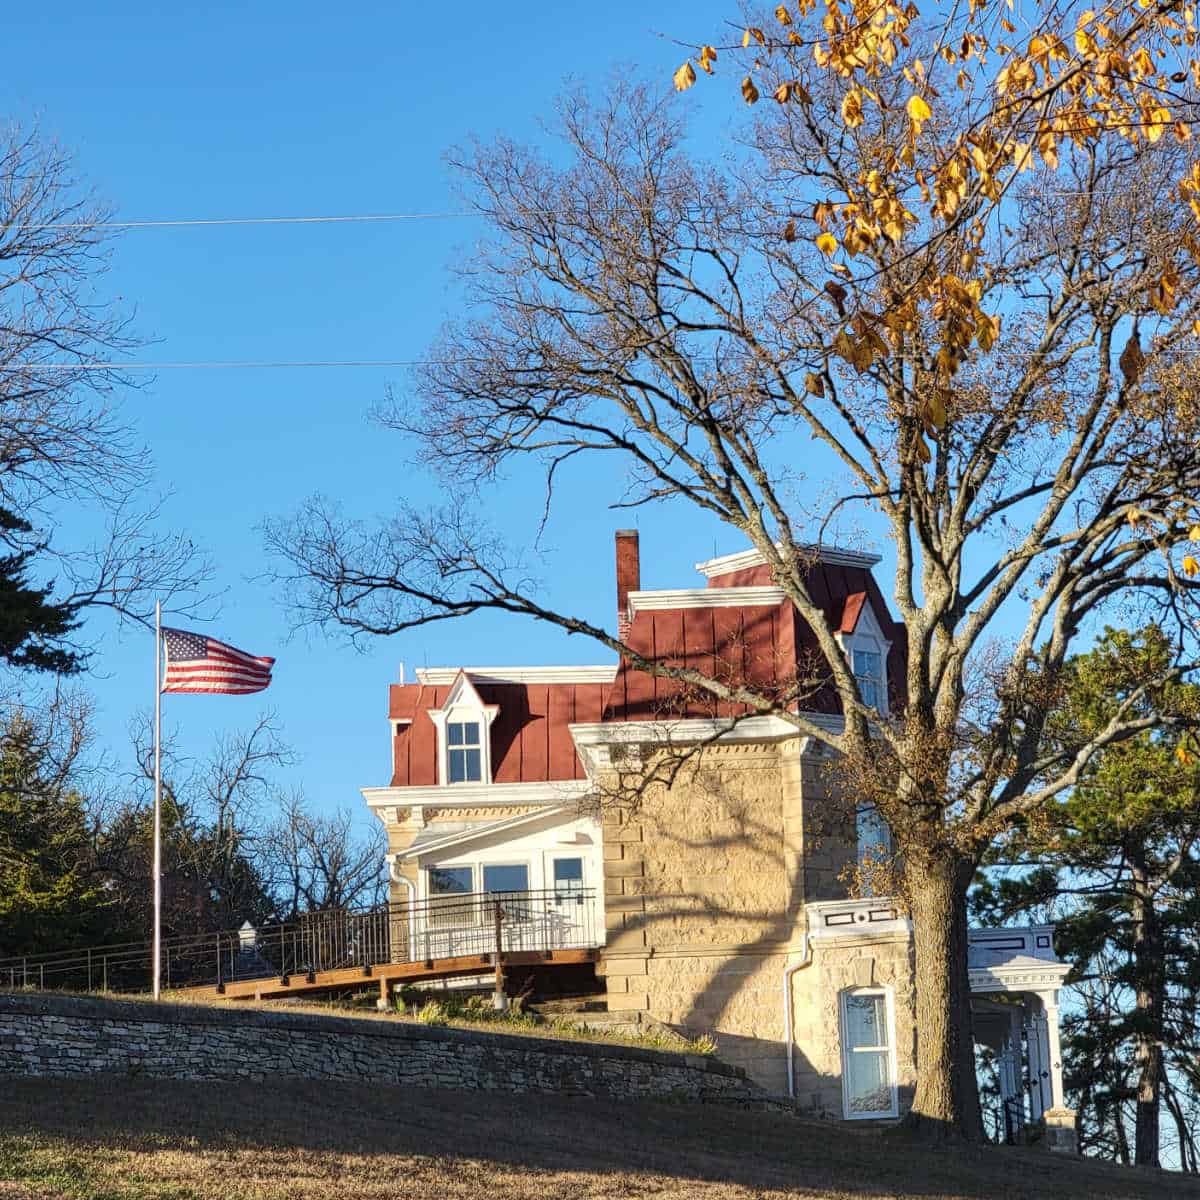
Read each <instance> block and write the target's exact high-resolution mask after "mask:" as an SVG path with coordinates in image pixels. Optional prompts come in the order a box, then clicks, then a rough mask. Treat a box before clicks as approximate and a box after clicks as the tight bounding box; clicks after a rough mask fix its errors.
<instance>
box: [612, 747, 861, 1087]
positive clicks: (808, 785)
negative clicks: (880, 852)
mask: <svg viewBox="0 0 1200 1200" xmlns="http://www.w3.org/2000/svg"><path fill="white" fill-rule="evenodd" d="M802 746H803V742H802V740H801V739H799V738H797V739H794V740H791V741H788V742H783V743H767V744H733V745H720V746H714V747H712V748H710V749H708V750H706V751H705V752H704V753H703V754H702V755H701V756H700V759H699V762H698V763H697V764H696V765H694V766H689V767H688V768H686V769H685V770H684V771H682V772H680V773H679V774H678V775H677V776H676V778H675V779H674V781H673V784H672V786H671V787H669V788H668V787H666V786H658V787H655V788H652V789H650V790H649V791H648V792H647V794H646V795H644V796H643V797H642V798H641V801H640V803H639V804H638V805H637V806H636V807H635V808H632V809H630V810H626V809H623V808H622V807H621V806H619V805H616V804H612V803H610V804H608V805H607V806H606V807H605V809H604V813H603V823H604V827H603V832H604V868H605V904H606V908H607V918H606V922H607V927H608V930H607V933H608V944H607V946H606V948H605V951H604V955H603V959H602V961H601V964H600V967H599V970H600V972H601V973H602V974H603V975H604V976H605V977H606V979H607V988H608V1007H609V1009H610V1011H629V1012H645V1013H648V1014H649V1015H650V1016H652V1017H653V1018H655V1019H656V1020H659V1021H663V1022H665V1023H667V1024H669V1025H671V1026H673V1027H675V1028H677V1029H679V1030H680V1031H682V1032H685V1033H687V1034H688V1035H690V1036H695V1035H699V1034H712V1035H714V1036H715V1037H716V1038H717V1042H718V1045H719V1047H720V1053H721V1054H722V1055H723V1056H724V1057H725V1058H726V1060H727V1061H729V1062H733V1063H736V1064H737V1065H738V1066H741V1067H743V1068H744V1069H745V1070H746V1071H747V1072H748V1073H749V1074H750V1076H751V1077H752V1078H753V1079H755V1080H756V1082H758V1083H759V1084H761V1085H762V1086H764V1087H766V1088H768V1089H770V1090H772V1091H775V1092H782V1091H784V1090H786V1086H787V1075H786V1067H785V1053H786V1044H785V1041H784V1019H783V1002H782V978H783V970H784V967H785V966H786V965H787V964H788V963H789V962H790V961H793V960H794V955H795V953H796V952H797V951H798V950H799V948H800V945H801V943H802V938H803V933H804V904H805V903H806V901H811V900H817V899H831V898H837V897H840V896H844V895H846V885H845V882H844V881H843V880H842V879H841V878H839V876H840V875H841V873H842V868H843V867H844V866H845V864H846V863H847V861H849V860H852V858H853V855H854V845H853V842H852V841H848V840H847V832H846V831H847V826H846V823H845V821H844V820H842V819H836V820H835V819H832V816H833V815H834V814H836V813H837V812H838V811H840V810H839V808H838V800H837V797H836V794H834V793H833V789H831V788H830V786H829V779H830V775H829V772H828V771H827V770H825V769H824V763H823V762H820V761H818V762H814V761H812V760H811V756H810V755H809V754H804V753H802ZM849 829H850V830H851V831H852V829H853V821H852V820H851V822H850V825H849Z"/></svg>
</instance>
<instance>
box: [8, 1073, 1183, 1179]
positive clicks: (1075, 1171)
mask: <svg viewBox="0 0 1200 1200" xmlns="http://www.w3.org/2000/svg"><path fill="white" fill-rule="evenodd" d="M29 1137H32V1138H33V1139H34V1142H35V1144H36V1145H38V1146H47V1145H52V1148H53V1150H54V1152H55V1153H56V1154H58V1155H60V1157H62V1156H65V1158H66V1160H67V1161H68V1163H69V1164H74V1165H70V1166H68V1167H67V1168H66V1169H68V1170H71V1169H82V1170H85V1171H86V1169H87V1164H88V1161H89V1160H88V1156H89V1155H90V1154H91V1153H92V1152H93V1151H95V1150H96V1149H99V1148H103V1149H104V1151H105V1154H104V1155H103V1156H100V1157H103V1158H105V1159H106V1160H107V1162H108V1164H109V1166H108V1169H109V1171H110V1172H111V1171H112V1170H114V1167H113V1164H114V1162H115V1161H116V1160H114V1159H113V1157H112V1155H113V1153H114V1152H115V1153H117V1154H118V1155H123V1156H124V1160H125V1161H126V1162H127V1163H128V1170H129V1171H130V1172H131V1173H132V1174H133V1175H135V1176H139V1177H140V1176H141V1175H142V1174H143V1173H144V1172H146V1171H150V1172H151V1173H152V1174H153V1175H154V1176H155V1177H157V1178H158V1179H159V1180H160V1181H161V1182H166V1181H168V1180H172V1179H177V1180H178V1181H179V1182H180V1183H185V1184H186V1185H187V1186H188V1187H190V1188H191V1189H193V1190H188V1191H185V1192H183V1193H180V1192H175V1193H174V1194H188V1195H198V1196H209V1195H212V1196H226V1195H231V1194H234V1193H235V1192H236V1194H238V1195H253V1196H258V1195H263V1196H268V1195H269V1196H274V1195H276V1194H278V1195H285V1194H289V1181H288V1172H289V1170H294V1171H296V1172H301V1169H302V1165H303V1164H304V1163H305V1162H308V1163H309V1164H310V1166H309V1167H308V1168H304V1170H306V1171H307V1184H308V1185H314V1186H315V1180H314V1178H313V1168H312V1166H311V1164H312V1163H313V1162H320V1163H321V1164H322V1166H321V1170H322V1171H324V1172H326V1173H328V1172H329V1171H331V1170H332V1171H334V1172H335V1173H342V1174H346V1173H348V1175H349V1177H350V1178H351V1179H354V1178H357V1179H358V1180H359V1183H360V1185H361V1186H358V1187H353V1186H351V1187H350V1188H349V1189H348V1190H345V1191H343V1190H341V1189H340V1188H338V1189H336V1190H333V1191H314V1192H312V1193H311V1194H314V1195H316V1194H322V1195H326V1194H327V1195H331V1196H332V1195H337V1196H342V1195H345V1196H351V1195H354V1196H375V1195H380V1196H382V1195H392V1196H401V1195H404V1196H407V1195H417V1194H419V1195H427V1194H428V1195H431V1196H432V1195H447V1196H450V1195H455V1196H457V1195H463V1196H467V1195H480V1196H484V1195H487V1196H489V1197H495V1196H503V1197H516V1196H525V1195H529V1196H538V1197H541V1196H551V1195H576V1196H579V1195H605V1196H609V1195H621V1196H641V1195H651V1194H653V1195H656V1196H668V1195H669V1196H690V1195H704V1196H711V1197H726V1196H729V1197H732V1196H734V1195H739V1196H742V1195H745V1194H746V1192H747V1191H749V1192H750V1193H753V1194H757V1195H762V1194H764V1193H768V1194H789V1195H794V1196H800V1197H829V1198H831V1200H832V1198H835V1197H837V1198H855V1200H860V1198H861V1200H865V1198H867V1197H877V1196H893V1197H914V1198H917V1197H920V1198H928V1200H932V1198H934V1197H941V1198H954V1200H977V1198H978V1200H983V1198H984V1197H987V1198H988V1200H992V1198H995V1197H1010V1198H1014V1200H1015V1198H1017V1197H1030V1198H1032V1197H1038V1198H1039V1200H1041V1198H1043V1197H1045V1196H1048V1195H1052V1196H1055V1197H1057V1198H1063V1197H1068V1198H1070V1197H1092V1196H1096V1197H1100V1196H1104V1197H1109V1196H1111V1197H1118V1196H1120V1197H1130V1198H1136V1197H1143V1196H1145V1197H1151V1196H1153V1197H1156V1198H1159V1200H1161V1198H1164V1197H1171V1196H1180V1197H1184V1196H1187V1197H1192V1198H1194V1200H1195V1198H1200V1185H1197V1184H1196V1183H1188V1182H1187V1181H1186V1180H1185V1179H1183V1178H1182V1177H1179V1176H1174V1177H1173V1176H1170V1175H1167V1174H1164V1173H1159V1172H1154V1173H1149V1172H1133V1171H1129V1170H1120V1169H1117V1168H1109V1167H1102V1166H1099V1165H1094V1164H1088V1163H1081V1162H1078V1161H1072V1160H1061V1159H1054V1158H1052V1157H1050V1156H1049V1155H1047V1154H1045V1153H1041V1152H1037V1151H1028V1150H1009V1149H999V1148H994V1147H980V1148H957V1147H956V1148H949V1147H937V1148H928V1149H927V1148H924V1147H916V1146H913V1145H911V1144H910V1143H908V1142H907V1141H906V1140H905V1139H904V1138H903V1136H902V1135H900V1134H898V1133H895V1132H893V1133H890V1134H887V1135H880V1134H879V1133H857V1132H851V1131H848V1130H846V1129H845V1128H844V1127H840V1126H838V1125H834V1124H821V1123H816V1122H805V1121H800V1120H796V1119H793V1118H790V1117H785V1116H774V1115H767V1114H762V1113H757V1112H745V1111H740V1110H736V1109H726V1108H719V1107H694V1106H683V1105H671V1104H648V1103H643V1104H632V1103H619V1104H618V1103H610V1102H602V1101H596V1100H588V1099H584V1098H579V1097H564V1096H509V1095H502V1094H497V1093H483V1092H449V1091H424V1090H414V1089H408V1088H400V1087H393V1086H383V1085H379V1084H358V1083H334V1082H328V1081H321V1082H315V1081H307V1080H294V1079H282V1078H281V1079H277V1080H274V1081H272V1082H269V1083H266V1084H262V1085H255V1084H250V1083H245V1084H234V1083H219V1082H211V1083H209V1082H203V1083H201V1082H185V1081H176V1080H150V1079H127V1078H118V1077H97V1078H93V1079H88V1080H62V1079H54V1080H37V1079H26V1078H11V1077H10V1078H9V1079H6V1080H5V1081H4V1085H3V1087H2V1088H0V1162H3V1161H5V1155H4V1153H3V1151H4V1148H5V1145H6V1143H7V1144H8V1145H10V1146H13V1145H16V1144H17V1143H18V1142H19V1141H20V1139H22V1138H29ZM331 1156H332V1157H331ZM337 1156H344V1157H345V1159H346V1161H345V1162H344V1163H340V1162H338V1160H337ZM16 1157H17V1158H19V1157H20V1156H19V1155H17V1156H16ZM8 1161H10V1162H12V1161H14V1159H13V1158H9V1159H8ZM79 1164H82V1167H80V1166H79ZM173 1172H174V1173H177V1174H173ZM249 1174H253V1175H254V1176H255V1178H257V1179H258V1180H260V1182H262V1186H263V1189H264V1190H262V1191H250V1192H247V1191H245V1190H244V1186H240V1190H239V1185H244V1183H245V1180H246V1179H247V1178H248V1176H249ZM468 1179H469V1181H470V1182H469V1183H466V1182H465V1181H466V1180H468ZM398 1181H404V1183H405V1185H406V1187H407V1189H408V1190H405V1188H401V1187H398V1186H397V1184H398ZM368 1182H369V1183H370V1185H371V1186H370V1187H368V1186H367V1185H368ZM380 1184H382V1185H383V1187H384V1190H380V1191H376V1190H374V1188H375V1187H376V1186H378V1185H380ZM276 1189H278V1190H276ZM301 1192H302V1194H304V1195H308V1194H310V1193H309V1192H308V1191H306V1190H303V1189H301ZM0 1194H3V1189H0ZM74 1194H84V1195H90V1194H91V1193H89V1192H87V1191H84V1192H82V1193H80V1192H76V1193H74ZM105 1194H112V1195H123V1194H125V1193H122V1192H120V1191H119V1190H118V1191H112V1192H110V1193H105ZM130 1194H137V1195H142V1194H155V1195H157V1194H159V1193H157V1192H154V1193H143V1192H140V1191H139V1192H136V1193H130ZM295 1194H300V1192H296V1193H295Z"/></svg>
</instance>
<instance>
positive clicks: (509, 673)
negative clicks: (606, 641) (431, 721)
mask: <svg viewBox="0 0 1200 1200" xmlns="http://www.w3.org/2000/svg"><path fill="white" fill-rule="evenodd" d="M459 671H462V672H464V673H465V674H466V675H467V676H468V677H469V678H470V679H471V681H472V682H473V683H485V684H486V683H612V681H613V680H614V679H615V678H616V675H617V664H616V663H612V664H611V665H609V666H603V667H418V668H417V682H418V683H423V684H425V685H426V686H429V687H433V686H436V685H439V684H447V683H453V682H454V681H455V679H457V678H458V673H459Z"/></svg>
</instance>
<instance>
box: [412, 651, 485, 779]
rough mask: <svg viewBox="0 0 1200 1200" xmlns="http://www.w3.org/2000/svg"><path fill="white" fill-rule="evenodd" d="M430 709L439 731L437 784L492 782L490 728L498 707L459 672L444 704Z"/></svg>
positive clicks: (463, 673) (431, 718)
mask: <svg viewBox="0 0 1200 1200" xmlns="http://www.w3.org/2000/svg"><path fill="white" fill-rule="evenodd" d="M427 711H428V713H429V719H430V720H431V721H432V722H433V727H434V729H436V730H437V737H438V783H440V784H442V785H443V786H445V787H454V786H457V785H466V784H472V783H476V784H479V783H483V784H488V783H491V782H492V750H491V740H492V739H491V729H492V722H493V721H494V720H495V719H496V716H497V714H498V713H499V712H500V708H499V706H498V705H495V704H485V703H484V702H483V699H482V697H481V696H480V695H479V692H478V691H477V690H476V688H475V685H474V684H473V683H472V682H471V680H470V679H469V678H468V677H467V675H466V673H465V672H463V671H460V672H459V673H458V677H457V678H456V679H455V681H454V683H453V684H452V685H451V687H450V691H449V692H448V693H447V695H446V697H445V699H444V700H443V701H442V705H441V707H440V708H431V709H428V710H427Z"/></svg>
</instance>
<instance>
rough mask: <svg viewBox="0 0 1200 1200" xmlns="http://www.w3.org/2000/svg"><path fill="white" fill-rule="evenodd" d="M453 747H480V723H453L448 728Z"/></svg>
mask: <svg viewBox="0 0 1200 1200" xmlns="http://www.w3.org/2000/svg"><path fill="white" fill-rule="evenodd" d="M446 730H447V735H448V741H449V743H450V745H451V746H478V745H479V722H478V721H451V722H450V724H449V725H448V726H447V727H446Z"/></svg>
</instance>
